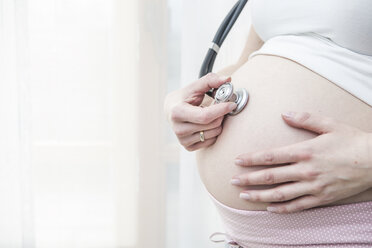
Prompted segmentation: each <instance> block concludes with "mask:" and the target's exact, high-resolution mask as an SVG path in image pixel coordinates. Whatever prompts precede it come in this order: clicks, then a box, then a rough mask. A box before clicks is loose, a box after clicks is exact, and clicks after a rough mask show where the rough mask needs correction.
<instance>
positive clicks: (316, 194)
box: [232, 112, 372, 213]
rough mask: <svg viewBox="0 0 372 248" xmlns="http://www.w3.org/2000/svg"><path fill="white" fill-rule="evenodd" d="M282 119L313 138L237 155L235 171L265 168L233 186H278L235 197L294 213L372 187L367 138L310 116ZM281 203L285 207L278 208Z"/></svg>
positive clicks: (371, 147) (370, 139)
mask: <svg viewBox="0 0 372 248" xmlns="http://www.w3.org/2000/svg"><path fill="white" fill-rule="evenodd" d="M282 118H283V120H284V121H285V122H286V123H287V124H288V125H289V126H292V127H294V128H301V129H305V130H309V131H312V132H314V133H316V134H318V135H319V136H317V137H316V138H313V139H310V140H308V141H304V142H300V143H297V144H294V145H289V146H284V147H279V148H275V149H268V150H264V151H259V152H253V153H247V154H242V155H239V156H238V157H237V158H236V160H235V164H236V165H238V166H259V165H265V166H271V165H279V164H288V165H286V166H281V167H277V168H269V169H263V170H260V171H256V172H253V173H247V174H242V175H238V176H236V177H234V178H233V179H234V180H232V183H233V184H235V185H239V186H243V185H245V186H248V185H272V184H279V183H280V184H281V185H280V186H277V187H275V188H272V189H269V190H261V191H257V190H248V191H243V192H242V193H241V194H240V197H242V198H244V199H246V200H249V201H254V202H268V203H272V204H270V205H269V206H268V208H267V210H268V211H271V212H276V213H290V212H297V211H301V210H304V209H308V208H312V207H317V206H321V205H327V204H329V203H332V202H336V201H338V200H342V199H344V198H347V197H350V196H353V195H357V194H359V193H361V192H363V191H366V190H367V189H369V188H371V187H372V180H371V179H372V156H371V152H372V134H370V133H367V132H363V131H362V130H360V129H357V128H353V127H351V126H349V125H345V124H343V123H340V122H337V121H335V120H333V119H331V118H327V117H324V116H320V115H317V114H310V113H306V112H304V113H295V112H289V113H287V114H284V115H282ZM284 201H286V202H285V203H282V202H284Z"/></svg>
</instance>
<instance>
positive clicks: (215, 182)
mask: <svg viewBox="0 0 372 248" xmlns="http://www.w3.org/2000/svg"><path fill="white" fill-rule="evenodd" d="M232 82H233V84H234V87H235V88H246V89H247V90H248V92H249V94H250V99H249V102H248V105H247V106H246V108H245V109H244V110H243V111H242V112H241V113H240V114H238V115H236V116H232V117H231V116H229V117H227V118H226V119H225V121H224V126H223V132H222V134H221V135H220V136H219V137H218V139H217V142H216V143H215V144H214V145H213V146H210V147H208V148H206V149H202V150H200V151H198V152H197V154H196V158H197V164H198V169H199V174H200V177H201V179H202V181H203V183H204V185H205V186H206V188H207V190H208V191H209V192H210V193H211V194H212V195H213V196H214V197H215V198H216V199H217V200H218V201H220V202H221V203H223V204H225V205H227V206H229V207H233V208H237V209H244V210H264V209H266V206H267V204H263V203H253V202H249V201H246V200H242V199H240V198H239V193H240V192H241V191H242V190H244V188H242V187H237V186H233V185H231V184H230V179H231V178H232V177H233V176H234V175H237V174H240V173H245V172H250V171H254V170H260V169H263V167H255V168H246V167H244V168H243V167H239V166H236V165H234V159H235V157H236V156H237V155H238V154H241V153H246V152H252V151H257V150H262V149H267V148H274V147H278V146H284V145H289V144H293V143H296V142H300V141H304V140H307V139H310V138H313V137H315V134H313V133H311V132H309V131H306V130H300V129H295V128H292V127H289V126H288V125H286V124H285V123H284V121H283V120H282V118H281V113H285V112H287V111H290V110H293V111H307V112H315V113H319V114H322V115H325V116H329V117H332V118H335V119H336V120H338V121H341V122H344V123H347V124H349V125H352V126H354V127H357V128H360V129H362V130H364V131H368V132H372V125H371V123H372V108H371V107H370V106H368V105H367V104H365V103H363V102H362V101H360V100H359V99H357V98H356V97H354V96H352V95H351V94H349V93H347V92H346V91H344V90H343V89H341V88H339V87H338V86H336V85H335V84H333V83H332V82H330V81H328V80H327V79H325V78H323V77H321V76H319V75H318V74H316V73H314V72H313V71H311V70H309V69H307V68H305V67H303V66H301V65H299V64H297V63H295V62H293V61H291V60H288V59H285V58H282V57H277V56H268V55H258V56H255V57H253V58H252V59H250V60H249V61H248V62H247V63H246V64H244V65H243V66H242V67H241V68H240V69H239V70H238V71H236V72H235V73H234V74H233V75H232ZM253 187H254V188H258V189H260V188H263V187H267V188H269V187H273V186H251V187H246V188H247V189H249V188H251V189H252V188H253ZM368 200H372V190H369V191H365V192H363V193H361V194H359V195H357V196H353V197H351V198H348V199H345V200H342V201H339V202H337V203H334V205H337V204H346V203H352V202H358V201H368Z"/></svg>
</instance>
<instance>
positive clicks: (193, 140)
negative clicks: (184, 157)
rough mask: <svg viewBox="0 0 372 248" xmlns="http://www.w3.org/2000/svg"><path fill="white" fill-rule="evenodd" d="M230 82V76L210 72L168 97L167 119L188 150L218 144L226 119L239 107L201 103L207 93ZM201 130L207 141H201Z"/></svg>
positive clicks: (230, 104) (165, 108)
mask: <svg viewBox="0 0 372 248" xmlns="http://www.w3.org/2000/svg"><path fill="white" fill-rule="evenodd" d="M230 81H231V78H230V77H225V76H219V75H217V74H214V73H209V74H207V75H205V76H204V77H202V78H200V79H198V80H197V81H195V82H193V83H192V84H190V85H188V86H186V87H184V88H182V89H179V90H176V91H173V92H171V93H169V94H168V95H167V97H166V98H165V103H164V111H165V114H166V115H167V119H168V121H169V122H170V123H171V125H172V128H173V131H174V133H175V134H176V136H177V138H178V140H179V142H180V143H181V145H183V146H184V147H185V149H186V150H188V151H195V150H198V149H200V148H203V147H208V146H210V145H212V144H214V142H216V140H217V136H218V135H220V134H221V132H222V121H223V118H224V116H225V115H226V114H227V113H229V112H231V111H232V110H234V109H235V108H236V106H237V105H236V103H232V102H226V103H219V104H212V105H209V106H201V104H202V102H203V100H204V96H206V95H205V93H206V92H207V91H209V90H210V89H212V88H218V87H220V86H221V85H222V84H224V83H226V82H230ZM207 97H208V96H207ZM209 100H211V98H210V99H209ZM209 102H211V101H209ZM201 131H203V132H204V138H205V140H204V142H202V141H201V140H200V132H201Z"/></svg>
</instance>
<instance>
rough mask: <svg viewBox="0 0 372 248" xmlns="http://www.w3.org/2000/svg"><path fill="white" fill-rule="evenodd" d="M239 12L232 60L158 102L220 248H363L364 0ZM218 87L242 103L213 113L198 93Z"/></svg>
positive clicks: (367, 17) (371, 233)
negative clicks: (217, 226) (239, 34)
mask: <svg viewBox="0 0 372 248" xmlns="http://www.w3.org/2000/svg"><path fill="white" fill-rule="evenodd" d="M251 11H252V28H251V31H250V34H249V36H248V40H247V43H246V47H245V49H244V51H243V53H242V55H241V57H240V59H239V61H238V62H237V63H236V64H235V65H232V66H229V67H227V68H225V69H224V70H222V71H221V72H219V73H218V75H217V74H209V75H207V76H205V77H203V78H201V79H199V80H197V81H196V82H194V83H192V84H190V85H189V86H187V87H185V88H183V89H180V90H178V91H175V92H172V93H170V94H169V95H168V96H167V98H166V101H165V112H166V114H167V115H168V118H169V120H170V122H171V124H172V127H173V129H174V131H175V133H176V135H177V137H178V139H179V141H180V143H181V144H182V145H183V146H184V147H185V148H186V149H187V150H189V151H195V150H198V151H197V163H198V168H199V173H200V176H201V179H202V181H203V183H204V185H205V187H206V189H207V191H208V192H209V194H210V196H211V198H212V199H213V201H214V203H215V204H216V207H217V209H218V211H219V213H220V215H221V218H222V221H223V223H224V226H225V229H226V236H227V239H228V241H229V243H230V244H233V243H234V242H235V243H234V244H236V246H233V245H231V247H239V246H240V247H242V248H248V247H372V107H371V106H372V15H371V13H372V2H371V1H370V0H353V1H346V0H345V1H344V0H323V1H320V0H319V1H310V0H281V1H279V0H251ZM230 76H231V77H230ZM230 80H232V82H233V84H234V87H236V88H245V89H247V90H248V92H249V94H250V99H249V102H248V105H247V106H246V107H245V109H244V110H243V111H242V112H241V113H239V114H238V115H236V116H226V117H225V115H226V114H227V113H228V112H230V111H231V110H232V109H234V108H235V107H236V105H235V104H234V103H220V104H211V99H209V97H207V96H204V93H205V92H207V91H208V90H209V89H211V88H218V87H219V86H220V85H222V84H223V83H225V82H228V81H230ZM293 111H295V112H293ZM200 132H202V134H201V133H200ZM202 138H204V139H202Z"/></svg>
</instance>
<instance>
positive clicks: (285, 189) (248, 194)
mask: <svg viewBox="0 0 372 248" xmlns="http://www.w3.org/2000/svg"><path fill="white" fill-rule="evenodd" d="M310 193H312V190H311V185H310V183H287V184H283V185H280V186H277V187H275V188H273V189H264V190H246V191H243V192H242V193H240V198H242V199H245V200H249V201H251V202H283V201H289V200H292V199H295V198H297V197H300V196H304V195H309V194H310Z"/></svg>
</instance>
